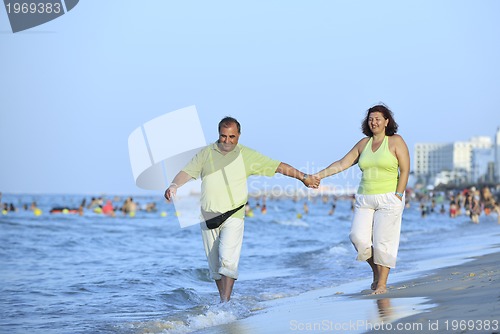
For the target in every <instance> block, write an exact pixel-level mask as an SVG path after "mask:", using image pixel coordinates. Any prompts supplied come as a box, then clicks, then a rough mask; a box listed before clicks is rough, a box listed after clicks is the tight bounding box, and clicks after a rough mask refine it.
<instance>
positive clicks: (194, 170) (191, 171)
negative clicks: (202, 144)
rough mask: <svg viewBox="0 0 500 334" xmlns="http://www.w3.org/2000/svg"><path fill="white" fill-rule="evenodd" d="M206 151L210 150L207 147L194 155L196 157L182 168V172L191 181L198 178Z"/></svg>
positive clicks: (205, 158) (205, 157)
mask: <svg viewBox="0 0 500 334" xmlns="http://www.w3.org/2000/svg"><path fill="white" fill-rule="evenodd" d="M208 149H210V148H208V147H207V148H204V149H202V150H201V151H199V152H198V153H196V155H195V156H194V157H193V158H192V159H191V161H189V162H188V163H187V165H186V166H184V168H183V169H182V171H183V172H185V173H187V174H188V175H189V176H191V177H192V178H193V179H195V180H197V179H198V178H199V177H200V175H201V171H202V169H203V166H204V164H205V161H206V160H207V152H208V151H207V150H208Z"/></svg>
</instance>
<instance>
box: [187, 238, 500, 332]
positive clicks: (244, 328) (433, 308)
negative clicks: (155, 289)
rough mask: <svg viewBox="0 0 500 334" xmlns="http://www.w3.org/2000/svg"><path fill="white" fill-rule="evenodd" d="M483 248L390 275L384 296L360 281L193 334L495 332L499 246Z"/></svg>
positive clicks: (499, 305) (499, 317)
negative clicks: (437, 264)
mask: <svg viewBox="0 0 500 334" xmlns="http://www.w3.org/2000/svg"><path fill="white" fill-rule="evenodd" d="M486 247H487V249H485V250H484V253H483V255H478V256H471V257H465V258H462V259H461V263H460V264H454V265H451V266H447V265H449V264H447V263H446V261H444V262H441V263H442V266H441V267H440V268H437V269H431V270H426V271H419V272H414V273H402V274H401V275H394V277H393V280H392V281H393V283H391V284H389V287H388V292H387V293H386V294H384V295H378V296H375V295H370V291H369V290H363V287H367V286H369V284H370V281H369V280H360V281H356V282H352V283H349V284H344V285H341V286H338V287H332V288H328V289H320V290H316V291H310V292H307V293H304V294H301V295H298V296H295V297H290V298H283V300H277V301H276V300H274V301H271V302H269V307H265V308H263V309H262V310H253V312H255V315H252V316H250V317H248V318H245V319H242V320H238V321H235V322H232V323H229V324H225V325H220V326H214V327H210V328H206V329H204V330H201V331H197V333H291V332H334V333H388V332H390V333H500V268H499V266H498V263H500V248H499V246H498V245H497V246H486ZM456 260H457V259H452V260H451V261H450V263H452V262H453V261H456Z"/></svg>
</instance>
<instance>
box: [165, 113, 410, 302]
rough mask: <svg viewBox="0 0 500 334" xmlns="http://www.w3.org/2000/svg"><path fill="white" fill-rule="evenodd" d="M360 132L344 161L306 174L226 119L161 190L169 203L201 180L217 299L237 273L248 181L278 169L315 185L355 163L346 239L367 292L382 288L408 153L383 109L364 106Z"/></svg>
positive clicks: (392, 254) (225, 295)
mask: <svg viewBox="0 0 500 334" xmlns="http://www.w3.org/2000/svg"><path fill="white" fill-rule="evenodd" d="M361 130H362V132H363V134H364V135H365V136H366V137H364V138H362V139H361V140H360V141H358V142H357V143H356V144H355V145H354V147H353V148H352V149H351V150H350V151H349V152H348V153H347V154H346V155H345V156H344V157H343V158H342V159H340V160H337V161H335V162H333V163H332V164H330V165H329V166H328V167H326V168H325V169H323V170H321V171H319V172H318V173H316V174H313V175H308V174H305V173H303V172H301V171H299V170H297V169H295V168H294V167H292V166H290V165H288V164H286V163H284V162H281V161H278V160H274V159H271V158H269V157H267V156H265V155H263V154H260V153H259V152H257V151H255V150H252V149H250V148H248V147H246V146H243V145H241V144H239V143H238V141H239V138H240V134H241V126H240V123H239V122H238V121H237V120H236V119H234V118H232V117H225V118H223V119H222V120H221V121H220V122H219V128H218V131H219V139H218V140H217V141H216V142H215V143H213V144H210V145H208V146H206V147H205V148H203V149H202V150H201V151H199V152H198V153H197V154H196V155H195V156H194V157H193V159H192V160H191V161H190V162H189V163H188V164H187V165H186V166H185V167H184V168H183V169H182V170H181V171H180V172H179V173H178V174H177V175H176V176H175V178H174V179H173V181H172V183H171V184H170V186H169V187H168V188H167V190H166V191H165V198H166V199H167V200H171V199H173V197H175V194H176V192H177V188H179V187H180V186H182V185H183V184H185V183H186V182H188V181H189V180H192V179H198V178H200V177H201V180H202V184H201V203H200V204H201V212H202V217H203V220H204V223H201V224H200V225H201V234H202V239H203V245H204V248H205V254H206V256H207V260H208V265H209V269H210V275H211V277H212V278H213V279H214V280H215V282H216V285H217V288H218V290H219V295H220V299H221V302H226V301H229V299H230V297H231V293H232V291H233V286H234V282H235V280H236V279H237V278H238V263H239V259H240V251H241V246H242V242H243V230H244V218H245V209H244V205H245V203H247V200H248V187H247V178H248V177H249V176H250V175H265V176H273V175H274V174H275V173H280V174H283V175H286V176H289V177H292V178H296V179H298V180H300V181H302V182H303V183H304V185H305V186H307V187H309V188H318V186H319V183H320V181H321V179H323V178H325V177H328V176H331V175H334V174H337V173H340V172H342V171H344V170H346V169H347V168H349V167H351V166H353V165H355V164H358V166H359V168H360V169H361V171H362V177H361V181H360V184H359V188H358V192H357V194H356V205H355V210H354V218H353V222H352V226H351V232H350V234H349V237H350V240H351V242H352V244H353V245H354V247H355V249H356V251H357V254H358V255H357V260H359V261H366V262H367V263H368V264H369V265H370V267H371V269H372V272H373V283H372V285H371V289H372V290H373V294H382V293H385V292H386V291H387V278H388V276H389V271H390V269H391V268H394V267H395V265H396V258H397V252H398V247H399V237H400V230H401V220H402V214H403V209H404V202H405V201H404V196H405V195H404V193H405V189H406V184H407V182H408V176H409V172H410V156H409V152H408V147H407V146H406V143H405V142H404V140H403V138H402V137H401V136H400V135H397V134H396V132H397V130H398V125H397V123H396V122H395V120H394V116H393V113H392V112H391V110H389V108H387V106H385V105H375V106H373V107H371V108H370V109H368V111H367V113H366V117H365V118H364V120H363V122H362V125H361Z"/></svg>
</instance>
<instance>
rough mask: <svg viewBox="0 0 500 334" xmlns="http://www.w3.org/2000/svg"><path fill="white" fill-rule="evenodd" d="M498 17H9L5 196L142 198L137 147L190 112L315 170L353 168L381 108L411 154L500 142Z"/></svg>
mask: <svg viewBox="0 0 500 334" xmlns="http://www.w3.org/2000/svg"><path fill="white" fill-rule="evenodd" d="M498 13H500V2H498V1H494V0H490V1H483V0H479V1H463V0H462V1H460V0H459V1H455V0H453V1H451V0H445V1H430V0H424V1H263V0H262V1H210V2H208V1H207V2H202V1H160V0H152V1H147V2H132V1H118V0H110V1H88V0H87V1H80V2H79V4H78V5H77V6H76V7H75V8H74V9H73V10H71V11H70V12H68V13H67V14H65V15H63V16H62V17H60V18H58V19H55V20H53V21H50V22H48V23H46V24H44V25H41V26H38V27H35V28H32V29H30V30H26V31H24V32H19V33H16V34H13V33H12V32H11V30H10V26H9V22H8V19H7V15H6V12H5V10H4V9H3V8H2V9H0V45H1V48H2V52H1V54H0V73H1V76H0V92H1V93H0V94H1V95H0V142H1V143H2V150H1V152H2V163H1V164H0V191H3V192H5V193H9V192H10V193H12V192H14V193H76V194H80V193H84V194H98V193H108V194H114V193H118V194H127V193H129V194H142V193H144V192H145V191H143V190H141V189H138V188H137V187H136V186H135V183H134V179H133V177H132V172H131V167H130V163H129V156H128V147H127V140H128V136H129V135H130V133H131V132H132V131H133V130H134V129H136V128H137V127H138V126H140V125H142V124H143V123H145V122H147V121H149V120H151V119H153V118H155V117H157V116H160V115H162V114H164V113H167V112H169V111H173V110H176V109H179V108H183V107H187V106H190V105H195V106H196V107H197V110H198V113H199V117H200V120H201V124H202V127H203V131H204V133H205V137H206V139H207V141H213V140H215V139H216V138H217V123H218V121H219V120H220V119H221V118H222V117H224V116H226V115H231V116H234V117H236V118H238V119H239V120H240V122H241V124H242V136H241V139H240V141H241V143H243V144H245V145H247V146H250V147H252V148H255V149H257V150H259V151H261V152H262V153H265V154H267V155H269V156H272V157H273V158H276V159H279V160H282V161H285V162H288V163H290V164H292V165H294V166H295V167H298V168H299V169H302V170H309V171H311V170H312V169H318V168H320V167H324V166H326V165H328V164H329V163H330V162H332V161H334V160H336V159H339V158H341V157H342V156H343V155H344V154H345V153H346V152H347V151H348V150H349V149H350V148H351V147H352V146H353V145H354V144H355V143H356V142H357V141H358V140H359V139H360V138H361V137H362V134H361V131H360V122H361V120H362V118H363V117H364V113H365V110H366V109H368V108H369V107H370V106H372V105H373V104H376V103H378V102H384V103H385V104H387V105H388V106H389V107H390V108H391V109H392V110H393V112H394V114H395V117H396V120H397V122H398V123H399V125H400V131H399V133H400V134H401V135H402V136H403V138H404V139H405V140H406V142H407V144H408V146H409V148H410V152H411V153H412V152H413V147H414V145H415V144H416V143H419V142H452V141H460V140H467V139H469V138H470V137H471V136H477V135H485V136H491V137H492V136H493V135H494V133H495V132H496V130H497V128H498V127H499V126H500V119H499V117H498V114H499V106H500V94H499V92H500V65H499V62H498V59H500V43H499V37H500V21H499V20H498ZM189 136H190V133H189V127H188V126H187V127H186V131H185V138H182V136H181V138H169V139H168V140H166V141H167V142H168V141H170V143H172V142H175V141H177V140H189ZM166 138H167V137H166ZM356 168H357V167H356ZM345 179H346V178H339V179H337V180H334V181H333V182H345ZM148 193H151V192H148Z"/></svg>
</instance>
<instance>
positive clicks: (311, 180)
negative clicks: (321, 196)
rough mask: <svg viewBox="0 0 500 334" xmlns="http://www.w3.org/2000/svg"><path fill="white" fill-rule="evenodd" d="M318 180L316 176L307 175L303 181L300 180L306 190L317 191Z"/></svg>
mask: <svg viewBox="0 0 500 334" xmlns="http://www.w3.org/2000/svg"><path fill="white" fill-rule="evenodd" d="M320 181H321V180H320V179H319V178H318V177H317V176H316V175H307V177H306V179H305V180H302V183H304V185H305V186H306V187H308V188H314V189H317V188H318V187H319V183H320Z"/></svg>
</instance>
